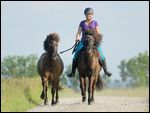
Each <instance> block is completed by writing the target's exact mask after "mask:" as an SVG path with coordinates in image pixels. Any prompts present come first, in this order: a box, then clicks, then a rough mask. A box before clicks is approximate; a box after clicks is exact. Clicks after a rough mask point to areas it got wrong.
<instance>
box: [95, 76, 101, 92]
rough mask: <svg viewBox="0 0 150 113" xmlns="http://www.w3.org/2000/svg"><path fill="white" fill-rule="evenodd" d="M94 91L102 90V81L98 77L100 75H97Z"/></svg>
mask: <svg viewBox="0 0 150 113" xmlns="http://www.w3.org/2000/svg"><path fill="white" fill-rule="evenodd" d="M96 89H97V90H98V91H100V90H102V89H103V81H102V79H101V77H100V74H98V78H97V82H96Z"/></svg>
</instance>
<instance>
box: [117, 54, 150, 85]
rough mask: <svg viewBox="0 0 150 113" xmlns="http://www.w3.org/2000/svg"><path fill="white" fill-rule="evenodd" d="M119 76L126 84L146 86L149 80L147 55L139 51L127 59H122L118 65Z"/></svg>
mask: <svg viewBox="0 0 150 113" xmlns="http://www.w3.org/2000/svg"><path fill="white" fill-rule="evenodd" d="M118 68H119V69H120V77H121V80H122V82H123V83H125V84H126V86H147V85H148V82H149V81H148V80H149V78H148V77H149V56H148V53H147V52H144V53H139V54H138V56H135V57H133V58H131V59H129V60H128V61H125V60H122V61H121V63H120V65H119V66H118Z"/></svg>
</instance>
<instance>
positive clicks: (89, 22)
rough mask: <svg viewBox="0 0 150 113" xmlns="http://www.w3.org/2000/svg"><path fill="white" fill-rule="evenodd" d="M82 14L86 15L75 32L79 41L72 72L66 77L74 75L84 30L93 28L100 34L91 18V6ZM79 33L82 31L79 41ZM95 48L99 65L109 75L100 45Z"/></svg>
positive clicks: (97, 26) (95, 22)
mask: <svg viewBox="0 0 150 113" xmlns="http://www.w3.org/2000/svg"><path fill="white" fill-rule="evenodd" d="M84 15H85V17H86V20H83V21H81V22H80V25H79V28H78V32H77V34H76V42H79V44H78V46H77V47H76V51H75V55H74V58H73V63H72V72H71V73H70V74H68V75H67V76H68V77H75V70H76V67H77V57H78V54H79V51H80V50H81V49H82V48H83V40H84V32H85V31H86V30H88V29H95V30H96V31H97V33H99V34H100V30H99V25H98V23H97V21H95V20H93V9H92V8H86V9H85V10H84ZM81 33H82V38H81V41H80V35H81ZM97 49H98V51H99V53H100V57H101V58H99V62H100V63H101V65H102V67H103V69H104V72H105V73H106V74H107V75H108V76H111V73H110V72H109V71H108V70H107V66H106V60H105V57H104V55H103V53H102V50H101V47H100V46H97Z"/></svg>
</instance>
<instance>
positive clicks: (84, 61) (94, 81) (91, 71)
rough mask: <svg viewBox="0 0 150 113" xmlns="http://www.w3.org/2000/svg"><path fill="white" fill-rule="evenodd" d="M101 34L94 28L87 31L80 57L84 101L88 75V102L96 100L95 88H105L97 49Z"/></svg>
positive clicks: (80, 75)
mask: <svg viewBox="0 0 150 113" xmlns="http://www.w3.org/2000/svg"><path fill="white" fill-rule="evenodd" d="M100 41H101V36H100V35H99V34H96V32H95V31H94V30H88V31H86V32H85V41H84V50H83V51H82V52H81V53H80V55H79V57H78V66H77V68H78V71H79V77H80V88H81V94H82V101H83V102H85V100H86V77H88V81H89V82H88V83H89V85H88V104H89V105H90V104H91V102H93V101H94V91H95V88H98V89H99V90H100V89H102V88H103V84H102V80H101V78H100V74H99V73H100V70H101V66H100V64H99V60H98V57H99V53H98V51H97V49H96V46H95V45H96V44H98V43H100Z"/></svg>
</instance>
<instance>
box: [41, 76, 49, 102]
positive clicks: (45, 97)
mask: <svg viewBox="0 0 150 113" xmlns="http://www.w3.org/2000/svg"><path fill="white" fill-rule="evenodd" d="M42 86H43V91H42V93H41V99H43V100H44V104H47V102H48V99H47V78H46V77H42Z"/></svg>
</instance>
